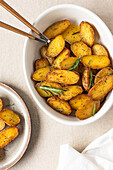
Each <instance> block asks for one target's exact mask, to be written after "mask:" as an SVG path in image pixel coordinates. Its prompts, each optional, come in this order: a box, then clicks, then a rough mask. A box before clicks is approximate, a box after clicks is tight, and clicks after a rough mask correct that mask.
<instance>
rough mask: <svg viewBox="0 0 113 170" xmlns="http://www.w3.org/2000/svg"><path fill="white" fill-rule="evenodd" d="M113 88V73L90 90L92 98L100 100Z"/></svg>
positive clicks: (89, 94)
mask: <svg viewBox="0 0 113 170" xmlns="http://www.w3.org/2000/svg"><path fill="white" fill-rule="evenodd" d="M112 89H113V75H109V76H106V77H103V78H102V79H101V80H100V81H98V82H97V83H96V84H95V85H94V86H93V87H92V88H91V89H90V90H89V92H88V96H89V97H90V98H91V99H92V100H100V99H102V98H103V97H105V96H106V94H107V93H108V92H109V91H110V90H112Z"/></svg>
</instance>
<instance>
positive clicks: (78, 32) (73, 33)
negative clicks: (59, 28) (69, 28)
mask: <svg viewBox="0 0 113 170" xmlns="http://www.w3.org/2000/svg"><path fill="white" fill-rule="evenodd" d="M78 33H80V31H78V32H74V33H73V34H72V35H75V34H78Z"/></svg>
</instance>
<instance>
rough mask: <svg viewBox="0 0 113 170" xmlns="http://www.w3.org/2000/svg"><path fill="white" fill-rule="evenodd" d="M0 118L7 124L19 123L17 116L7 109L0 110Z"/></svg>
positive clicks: (14, 124)
mask: <svg viewBox="0 0 113 170" xmlns="http://www.w3.org/2000/svg"><path fill="white" fill-rule="evenodd" d="M0 118H1V119H2V120H3V121H4V122H5V123H6V124H7V125H9V126H16V125H17V124H19V123H20V118H19V116H18V115H17V114H16V113H14V112H13V111H12V110H9V109H3V110H2V111H1V112H0Z"/></svg>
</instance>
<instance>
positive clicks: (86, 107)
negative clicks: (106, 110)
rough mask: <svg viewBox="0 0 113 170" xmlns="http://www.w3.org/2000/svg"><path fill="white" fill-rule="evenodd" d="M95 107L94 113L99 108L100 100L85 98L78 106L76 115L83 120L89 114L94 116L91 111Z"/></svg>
mask: <svg viewBox="0 0 113 170" xmlns="http://www.w3.org/2000/svg"><path fill="white" fill-rule="evenodd" d="M94 107H95V113H96V112H97V111H98V110H99V107H100V101H92V100H87V101H86V102H85V103H84V104H83V105H81V106H80V108H79V109H78V110H77V111H76V113H75V114H76V117H77V118H79V119H81V120H83V119H87V118H89V117H91V116H94V114H95V113H94V114H93V111H94Z"/></svg>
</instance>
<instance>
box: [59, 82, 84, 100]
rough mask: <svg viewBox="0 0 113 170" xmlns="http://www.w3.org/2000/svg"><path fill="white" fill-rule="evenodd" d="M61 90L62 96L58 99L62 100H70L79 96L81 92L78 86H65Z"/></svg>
mask: <svg viewBox="0 0 113 170" xmlns="http://www.w3.org/2000/svg"><path fill="white" fill-rule="evenodd" d="M62 89H63V90H65V91H63V95H62V94H60V96H59V98H60V99H63V100H70V99H71V98H72V97H75V96H77V95H78V94H81V93H82V92H83V89H82V87H80V86H76V85H74V86H65V87H62Z"/></svg>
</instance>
